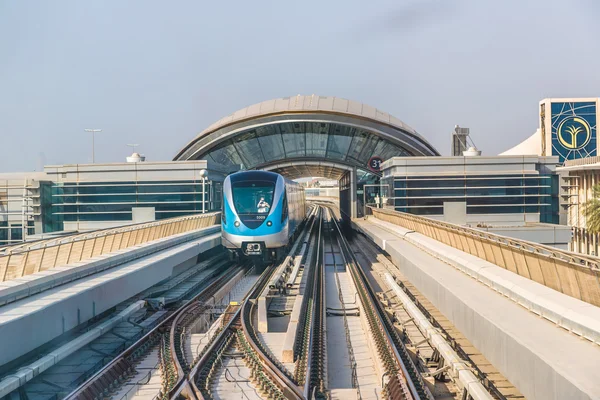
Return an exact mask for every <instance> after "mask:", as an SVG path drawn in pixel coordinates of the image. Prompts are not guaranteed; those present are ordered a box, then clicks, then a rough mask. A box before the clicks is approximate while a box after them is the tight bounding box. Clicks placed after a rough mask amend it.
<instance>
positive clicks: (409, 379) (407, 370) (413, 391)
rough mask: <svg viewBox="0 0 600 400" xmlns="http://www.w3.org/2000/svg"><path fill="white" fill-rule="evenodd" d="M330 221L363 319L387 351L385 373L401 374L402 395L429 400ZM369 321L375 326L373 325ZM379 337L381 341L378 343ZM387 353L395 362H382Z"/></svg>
mask: <svg viewBox="0 0 600 400" xmlns="http://www.w3.org/2000/svg"><path fill="white" fill-rule="evenodd" d="M333 222H334V224H333V225H334V227H335V229H336V231H337V233H338V244H339V246H340V250H341V253H342V257H343V258H344V261H345V263H346V265H347V266H348V267H349V270H350V272H351V275H352V278H353V280H354V282H355V285H356V288H357V290H358V293H359V296H360V298H361V301H362V304H363V307H364V309H365V312H366V314H367V319H368V320H369V325H371V331H372V334H373V335H375V338H376V340H377V341H378V342H379V343H380V344H379V345H378V350H379V351H380V355H385V354H388V356H384V357H382V358H383V360H382V361H384V365H385V366H386V369H387V372H388V374H389V375H390V376H392V377H396V376H398V374H400V375H401V376H402V378H400V379H399V382H398V383H399V384H400V385H403V381H404V382H405V383H406V385H407V386H408V389H409V393H405V394H404V396H406V395H408V396H411V397H412V399H414V400H417V399H428V400H433V396H432V394H431V392H430V391H429V389H428V388H427V386H426V384H425V382H424V381H423V378H422V376H421V374H420V373H419V371H418V370H417V368H416V366H415V365H414V363H413V361H412V359H411V358H410V355H409V354H408V352H407V349H406V347H405V346H404V343H403V342H402V340H401V339H400V338H399V337H398V334H397V332H396V331H395V328H394V326H393V324H392V322H391V321H390V319H389V317H388V315H387V314H386V313H385V310H384V309H383V307H382V305H381V303H380V302H379V300H378V299H377V296H376V294H375V291H374V289H373V288H372V286H371V284H370V282H369V280H368V279H367V277H366V275H365V274H364V271H362V269H361V268H360V267H359V266H358V265H359V264H358V262H357V260H356V257H355V256H354V252H353V251H352V249H351V248H350V245H349V244H348V241H347V240H346V238H345V237H344V235H343V233H342V231H341V229H340V227H339V224H338V223H337V221H336V220H335V219H333ZM370 317H373V318H370ZM373 319H374V320H373ZM373 324H374V325H375V326H373ZM382 339H383V343H381V341H382ZM390 354H391V355H392V356H393V359H394V361H395V363H394V364H395V366H393V365H389V361H388V362H386V359H389V355H390ZM409 398H410V397H409Z"/></svg>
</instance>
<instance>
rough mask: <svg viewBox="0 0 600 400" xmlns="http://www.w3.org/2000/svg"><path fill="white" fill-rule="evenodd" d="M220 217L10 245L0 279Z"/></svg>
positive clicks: (200, 225) (187, 218)
mask: <svg viewBox="0 0 600 400" xmlns="http://www.w3.org/2000/svg"><path fill="white" fill-rule="evenodd" d="M220 217H221V213H220V212H217V213H209V214H196V215H190V216H185V217H177V218H171V219H166V220H161V221H155V222H149V223H143V224H136V225H128V226H123V227H120V228H113V229H107V230H102V231H97V232H91V233H85V234H80V235H75V236H69V237H65V238H58V239H49V240H44V241H41V242H34V243H26V244H22V245H18V246H13V247H10V248H8V249H6V250H5V254H4V255H0V282H4V281H7V280H11V279H15V278H20V277H22V276H26V275H30V274H33V273H36V272H40V271H45V270H48V269H52V268H55V267H58V266H62V265H68V264H72V263H75V262H79V261H84V260H87V259H90V258H92V257H96V256H99V255H102V254H107V253H111V252H113V251H116V250H122V249H126V248H130V247H132V246H136V245H139V244H142V243H147V242H151V241H154V240H157V239H161V238H165V237H168V236H172V235H175V234H178V233H183V232H189V231H192V230H196V229H200V228H205V227H208V226H211V225H215V224H217V223H218V222H219V221H220Z"/></svg>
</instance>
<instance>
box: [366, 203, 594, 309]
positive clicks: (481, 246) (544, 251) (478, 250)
mask: <svg viewBox="0 0 600 400" xmlns="http://www.w3.org/2000/svg"><path fill="white" fill-rule="evenodd" d="M369 208H370V211H371V212H372V213H373V216H374V217H375V218H377V219H380V220H382V221H387V222H390V223H393V224H395V225H399V226H401V227H403V228H406V229H409V230H411V231H415V232H418V233H421V234H423V235H425V236H428V237H430V238H432V239H435V240H437V241H439V242H441V243H444V244H447V245H449V246H451V247H454V248H456V249H458V250H461V251H464V252H465V253H468V254H471V255H474V256H476V257H479V258H481V259H483V260H486V261H488V262H490V263H492V264H495V265H498V266H500V267H502V268H504V269H507V270H509V271H512V272H514V273H516V274H518V275H521V276H523V277H525V278H528V279H531V280H533V281H535V282H538V283H540V284H542V285H545V286H547V287H549V288H552V289H554V290H557V291H559V292H561V293H564V294H566V295H568V296H571V297H574V298H576V299H580V300H582V301H585V302H587V303H590V304H593V305H596V306H600V258H598V257H593V256H588V255H585V254H577V253H573V252H570V251H565V250H560V249H557V248H554V247H551V246H546V245H542V244H537V243H532V242H528V241H525V240H519V239H513V238H509V237H506V236H501V235H496V234H493V233H489V232H484V231H480V230H478V229H474V228H468V227H463V226H460V225H455V224H451V223H447V222H442V221H437V220H434V219H431V218H426V217H422V216H418V215H413V214H407V213H402V212H399V211H391V210H387V209H381V208H379V209H378V208H372V207H369Z"/></svg>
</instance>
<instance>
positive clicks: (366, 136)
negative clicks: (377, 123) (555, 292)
mask: <svg viewBox="0 0 600 400" xmlns="http://www.w3.org/2000/svg"><path fill="white" fill-rule="evenodd" d="M378 141H379V138H378V137H377V136H375V135H372V134H370V133H368V132H365V131H361V132H360V133H359V134H358V136H357V135H355V136H354V140H353V141H352V146H351V147H350V151H349V153H348V157H349V158H350V159H351V160H352V161H355V162H357V163H359V164H362V165H366V164H367V162H368V161H369V158H371V157H372V156H373V150H375V146H377V142H378Z"/></svg>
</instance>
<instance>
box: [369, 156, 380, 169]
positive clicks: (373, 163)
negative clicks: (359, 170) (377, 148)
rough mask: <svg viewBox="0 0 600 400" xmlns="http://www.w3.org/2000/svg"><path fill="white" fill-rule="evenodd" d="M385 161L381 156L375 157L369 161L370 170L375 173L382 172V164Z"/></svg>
mask: <svg viewBox="0 0 600 400" xmlns="http://www.w3.org/2000/svg"><path fill="white" fill-rule="evenodd" d="M382 162H383V160H382V159H381V157H379V156H373V157H371V158H370V159H369V165H368V167H369V169H370V170H371V171H374V172H379V171H381V163H382Z"/></svg>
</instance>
